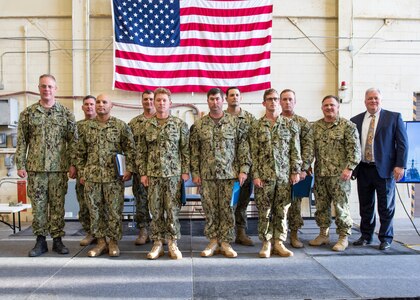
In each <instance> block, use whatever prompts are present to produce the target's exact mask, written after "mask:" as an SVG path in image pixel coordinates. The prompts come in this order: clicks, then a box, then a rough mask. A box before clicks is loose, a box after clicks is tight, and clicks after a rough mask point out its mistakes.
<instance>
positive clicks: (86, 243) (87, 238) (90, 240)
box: [80, 233, 96, 246]
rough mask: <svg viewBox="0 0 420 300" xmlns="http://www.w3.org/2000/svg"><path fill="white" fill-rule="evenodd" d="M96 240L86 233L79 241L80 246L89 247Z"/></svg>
mask: <svg viewBox="0 0 420 300" xmlns="http://www.w3.org/2000/svg"><path fill="white" fill-rule="evenodd" d="M95 241H96V239H95V238H94V237H93V236H92V235H91V234H90V233H88V234H87V235H86V236H85V237H84V238H83V239H82V240H81V241H80V246H89V245H90V244H92V243H93V242H95Z"/></svg>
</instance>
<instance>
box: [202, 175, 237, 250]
mask: <svg viewBox="0 0 420 300" xmlns="http://www.w3.org/2000/svg"><path fill="white" fill-rule="evenodd" d="M234 182H235V179H222V180H207V179H205V180H203V181H202V182H201V204H202V206H203V209H204V213H205V215H206V225H205V227H204V235H205V236H206V237H207V238H208V239H209V240H210V239H217V240H218V241H219V242H228V243H231V242H232V241H233V240H234V238H235V208H234V207H232V206H230V199H231V197H232V189H233V183H234Z"/></svg>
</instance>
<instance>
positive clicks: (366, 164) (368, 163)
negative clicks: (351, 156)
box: [360, 161, 376, 167]
mask: <svg viewBox="0 0 420 300" xmlns="http://www.w3.org/2000/svg"><path fill="white" fill-rule="evenodd" d="M360 164H361V165H362V166H365V167H376V164H375V162H364V161H362V162H360Z"/></svg>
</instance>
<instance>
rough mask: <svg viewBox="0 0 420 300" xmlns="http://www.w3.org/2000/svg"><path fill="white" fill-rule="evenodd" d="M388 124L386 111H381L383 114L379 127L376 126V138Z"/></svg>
mask: <svg viewBox="0 0 420 300" xmlns="http://www.w3.org/2000/svg"><path fill="white" fill-rule="evenodd" d="M387 123H388V122H387V120H386V114H385V112H384V110H383V109H381V112H380V113H379V121H378V125H377V126H376V130H375V137H376V135H377V134H378V132H379V131H380V130H381V129H382V127H384V126H385V125H386V124H387Z"/></svg>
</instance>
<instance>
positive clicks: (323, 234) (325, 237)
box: [309, 227, 330, 246]
mask: <svg viewBox="0 0 420 300" xmlns="http://www.w3.org/2000/svg"><path fill="white" fill-rule="evenodd" d="M329 243H330V229H329V228H328V227H321V228H320V229H319V235H318V236H317V237H316V238H315V239H313V240H311V241H309V245H311V246H321V245H328V244H329Z"/></svg>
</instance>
